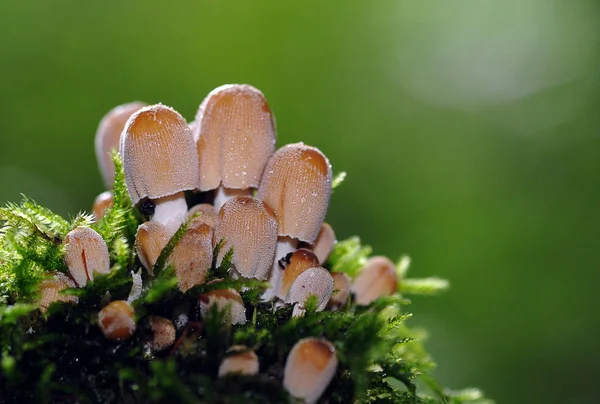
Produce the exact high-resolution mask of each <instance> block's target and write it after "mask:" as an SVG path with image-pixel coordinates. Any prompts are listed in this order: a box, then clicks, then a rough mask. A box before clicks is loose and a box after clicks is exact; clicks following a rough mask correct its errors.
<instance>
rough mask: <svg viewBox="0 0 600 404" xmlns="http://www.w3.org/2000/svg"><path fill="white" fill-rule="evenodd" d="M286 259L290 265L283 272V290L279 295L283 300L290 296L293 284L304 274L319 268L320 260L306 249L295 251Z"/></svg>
mask: <svg viewBox="0 0 600 404" xmlns="http://www.w3.org/2000/svg"><path fill="white" fill-rule="evenodd" d="M288 257H289V258H288ZM285 259H286V260H287V261H288V264H287V266H286V267H285V271H284V272H283V278H282V280H281V289H280V290H279V294H278V295H279V297H280V298H282V299H284V298H285V297H286V296H287V295H288V293H289V291H290V288H291V287H292V284H293V283H294V281H295V280H296V279H297V278H298V276H300V274H301V273H302V272H304V271H306V270H307V269H310V268H315V267H318V266H319V259H318V258H317V256H316V255H315V254H314V253H313V252H312V251H310V250H307V249H305V248H301V249H299V250H296V251H294V252H293V253H291V254H289V255H288V256H287V257H286V258H285Z"/></svg>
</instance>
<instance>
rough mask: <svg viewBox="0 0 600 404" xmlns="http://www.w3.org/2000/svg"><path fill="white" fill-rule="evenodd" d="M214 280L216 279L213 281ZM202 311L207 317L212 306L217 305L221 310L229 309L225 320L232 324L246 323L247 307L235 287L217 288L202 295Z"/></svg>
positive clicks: (203, 315)
mask: <svg viewBox="0 0 600 404" xmlns="http://www.w3.org/2000/svg"><path fill="white" fill-rule="evenodd" d="M213 282H214V281H213ZM199 300H200V313H201V314H202V317H206V315H207V314H208V312H209V311H210V308H211V307H212V306H213V305H216V306H217V308H218V309H219V310H220V311H223V310H228V312H227V314H226V315H225V316H224V317H223V322H224V323H226V324H230V325H235V324H245V323H246V308H245V307H244V301H243V300H242V297H241V296H240V294H239V293H238V292H237V290H235V289H217V290H211V291H210V292H208V293H205V294H203V295H202V296H200V299H199Z"/></svg>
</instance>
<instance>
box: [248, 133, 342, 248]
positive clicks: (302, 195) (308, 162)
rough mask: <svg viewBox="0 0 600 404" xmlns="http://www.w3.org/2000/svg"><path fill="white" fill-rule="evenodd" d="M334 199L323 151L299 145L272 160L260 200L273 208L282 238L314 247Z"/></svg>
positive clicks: (287, 147)
mask: <svg viewBox="0 0 600 404" xmlns="http://www.w3.org/2000/svg"><path fill="white" fill-rule="evenodd" d="M330 196H331V165H330V164H329V160H327V157H325V155H324V154H323V153H321V151H319V149H317V148H314V147H310V146H306V145H305V144H304V143H295V144H290V145H287V146H284V147H282V148H281V149H279V150H277V152H276V153H275V154H274V155H273V157H271V158H270V159H269V162H268V163H267V167H266V168H265V172H264V174H263V177H262V181H261V183H260V186H259V188H258V198H259V199H262V200H263V201H264V202H265V203H266V204H267V205H269V206H270V207H271V209H273V211H274V212H275V215H276V216H277V221H278V223H279V236H289V237H292V238H295V239H298V240H300V241H304V242H307V243H310V244H312V243H313V242H314V241H315V239H316V238H317V235H318V234H319V231H320V230H321V225H322V224H323V220H324V219H325V214H326V213H327V207H328V205H329V198H330Z"/></svg>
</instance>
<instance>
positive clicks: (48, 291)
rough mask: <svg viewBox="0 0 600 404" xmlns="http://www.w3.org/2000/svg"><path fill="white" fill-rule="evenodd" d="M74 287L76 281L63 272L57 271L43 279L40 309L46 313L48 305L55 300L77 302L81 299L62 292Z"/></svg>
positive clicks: (40, 288) (40, 287)
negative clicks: (50, 276) (48, 277)
mask: <svg viewBox="0 0 600 404" xmlns="http://www.w3.org/2000/svg"><path fill="white" fill-rule="evenodd" d="M74 287H76V285H75V282H73V281H72V280H71V279H70V278H69V277H68V276H66V275H65V274H63V273H61V272H55V273H54V275H53V276H52V278H50V279H45V280H43V281H41V282H40V285H39V292H40V309H41V310H42V312H44V313H45V312H46V310H48V307H50V305H51V304H52V303H54V302H69V303H77V302H78V301H79V299H78V298H77V296H72V295H65V294H63V293H61V292H62V291H63V290H65V289H68V288H74Z"/></svg>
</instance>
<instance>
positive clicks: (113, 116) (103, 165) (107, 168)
mask: <svg viewBox="0 0 600 404" xmlns="http://www.w3.org/2000/svg"><path fill="white" fill-rule="evenodd" d="M145 105H146V104H145V103H143V102H139V101H135V102H130V103H128V104H123V105H119V106H118V107H115V108H113V109H111V110H110V111H108V113H107V114H106V115H104V117H103V118H102V120H101V121H100V125H99V126H98V130H97V131H96V140H95V146H96V159H97V160H98V165H99V166H100V173H101V174H102V178H103V179H104V184H105V185H106V188H109V189H112V187H113V183H114V182H115V166H114V165H113V161H112V155H111V153H112V151H113V150H116V151H119V147H120V141H121V133H122V132H123V128H124V127H125V124H126V123H127V120H128V119H129V117H130V116H131V115H132V114H133V113H134V112H136V111H137V110H139V109H140V108H142V107H144V106H145Z"/></svg>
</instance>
